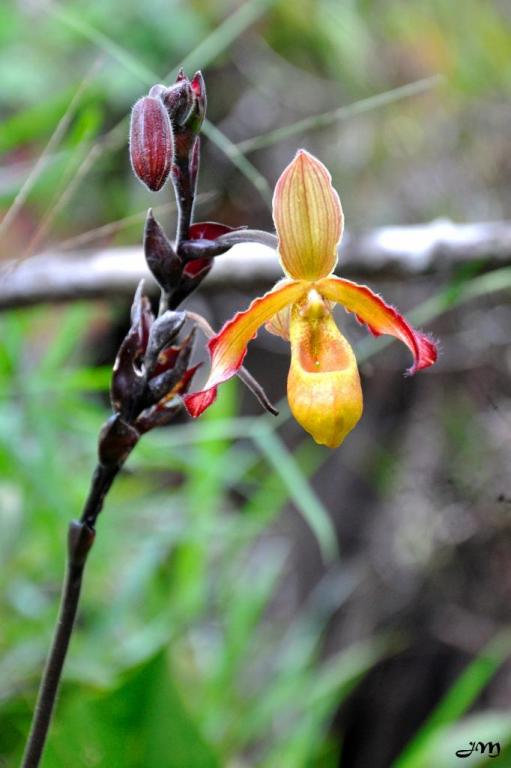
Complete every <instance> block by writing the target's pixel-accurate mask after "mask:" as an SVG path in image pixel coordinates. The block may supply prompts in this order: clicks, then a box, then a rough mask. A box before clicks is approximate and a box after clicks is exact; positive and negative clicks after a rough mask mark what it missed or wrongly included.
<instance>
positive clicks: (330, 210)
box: [273, 149, 343, 280]
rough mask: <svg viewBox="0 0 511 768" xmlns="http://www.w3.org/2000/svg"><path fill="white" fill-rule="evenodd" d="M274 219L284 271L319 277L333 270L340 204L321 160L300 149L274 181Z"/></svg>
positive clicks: (301, 277) (340, 223)
mask: <svg viewBox="0 0 511 768" xmlns="http://www.w3.org/2000/svg"><path fill="white" fill-rule="evenodd" d="M273 220H274V222H275V227H276V229H277V235H278V237H279V255H280V259H281V262H282V266H283V268H284V271H285V272H286V274H288V275H289V276H290V277H294V278H296V279H297V280H318V279H320V278H321V277H326V276H327V275H329V274H330V273H331V272H332V271H333V269H334V267H335V265H336V263H337V245H338V243H339V240H340V239H341V235H342V229H343V214H342V208H341V203H340V200H339V195H338V194H337V192H336V191H335V189H334V188H333V187H332V177H331V176H330V174H329V172H328V171H327V169H326V168H325V166H324V165H323V163H320V161H319V160H317V159H316V158H315V157H313V156H312V155H311V154H309V153H308V152H306V151H305V150H303V149H300V150H299V151H298V152H297V154H296V156H295V158H294V160H293V161H292V162H291V163H290V164H289V165H288V166H287V168H286V169H285V170H284V172H283V173H282V175H281V176H280V178H279V180H278V181H277V185H276V187H275V193H274V195H273Z"/></svg>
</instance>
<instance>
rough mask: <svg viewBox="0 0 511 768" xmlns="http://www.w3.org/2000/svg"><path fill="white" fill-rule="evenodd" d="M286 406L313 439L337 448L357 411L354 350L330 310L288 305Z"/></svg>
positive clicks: (359, 410)
mask: <svg viewBox="0 0 511 768" xmlns="http://www.w3.org/2000/svg"><path fill="white" fill-rule="evenodd" d="M290 338H291V366H290V368H289V376H288V381H287V396H288V401H289V407H290V409H291V412H292V414H293V416H294V418H295V419H296V421H297V422H298V423H299V424H300V425H301V426H302V427H303V428H304V429H305V430H306V431H307V432H309V434H311V435H312V437H313V438H314V440H315V441H316V442H317V443H321V444H322V445H327V446H328V447H329V448H336V447H337V446H338V445H340V444H341V443H342V442H343V440H344V438H345V437H346V435H347V434H348V433H349V432H351V430H352V429H353V427H354V426H355V425H356V423H357V422H358V420H359V419H360V417H361V415H362V409H363V404H362V389H361V386H360V377H359V374H358V369H357V362H356V359H355V355H354V354H353V350H352V349H351V347H350V345H349V344H348V342H347V341H346V339H345V338H344V336H343V335H342V334H341V332H340V331H339V329H338V328H337V325H336V324H335V321H334V319H333V317H332V315H331V314H330V312H329V311H327V312H326V314H324V316H322V317H317V318H316V319H311V318H310V317H309V316H308V315H307V313H305V314H304V313H303V312H302V310H301V309H300V307H299V306H297V305H294V306H293V307H292V309H291V323H290Z"/></svg>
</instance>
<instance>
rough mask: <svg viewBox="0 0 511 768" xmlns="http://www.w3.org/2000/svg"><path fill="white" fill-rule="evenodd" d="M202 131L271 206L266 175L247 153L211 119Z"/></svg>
mask: <svg viewBox="0 0 511 768" xmlns="http://www.w3.org/2000/svg"><path fill="white" fill-rule="evenodd" d="M202 132H203V134H204V135H205V136H206V137H207V138H208V139H209V140H210V141H212V142H213V144H215V145H216V146H217V147H218V148H219V149H221V150H222V152H223V153H224V154H225V156H226V157H228V158H229V160H230V161H231V162H232V164H233V165H235V166H236V168H237V169H238V170H239V171H241V173H242V174H243V175H244V176H245V177H246V178H247V179H248V180H249V181H250V182H251V183H252V184H253V186H254V187H255V188H256V189H257V191H258V192H259V194H260V195H261V197H262V198H263V200H264V202H265V203H266V205H267V206H268V207H271V201H272V195H273V193H272V190H271V187H270V185H269V184H268V182H267V181H266V179H265V178H264V176H263V175H262V174H261V173H259V171H258V170H257V168H255V166H253V165H252V163H251V162H250V161H249V160H247V158H246V157H245V155H244V154H243V153H242V152H240V150H239V149H238V147H237V146H236V144H233V142H232V141H231V140H230V139H228V138H227V136H226V135H225V134H224V133H222V131H219V130H218V128H217V127H216V126H215V125H213V123H210V122H209V120H205V121H204V124H203V126H202Z"/></svg>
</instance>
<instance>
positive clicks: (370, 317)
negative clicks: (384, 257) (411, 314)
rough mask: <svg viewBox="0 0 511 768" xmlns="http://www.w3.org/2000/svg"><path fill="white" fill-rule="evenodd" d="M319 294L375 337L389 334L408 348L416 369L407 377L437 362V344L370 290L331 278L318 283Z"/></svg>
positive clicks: (410, 369)
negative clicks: (357, 321) (345, 311)
mask: <svg viewBox="0 0 511 768" xmlns="http://www.w3.org/2000/svg"><path fill="white" fill-rule="evenodd" d="M316 290H317V291H318V292H319V293H320V294H321V295H322V296H323V297H324V298H326V299H330V300H331V301H335V302H337V303H338V304H342V305H343V307H344V308H345V309H347V310H348V311H349V312H353V313H354V314H355V315H356V317H357V320H359V322H361V323H364V325H367V327H368V328H369V330H370V331H371V333H372V334H373V335H375V336H379V335H380V334H384V333H385V334H389V335H390V336H395V338H397V339H400V340H401V341H402V342H403V343H404V344H406V346H407V347H408V348H409V350H410V351H411V353H412V355H413V365H412V366H411V367H410V368H409V369H408V370H407V373H409V374H412V373H415V372H416V371H420V370H421V369H422V368H428V367H429V366H430V365H433V363H435V362H436V359H437V348H436V344H435V343H434V342H433V341H432V340H431V339H430V338H429V337H428V336H427V335H426V334H425V333H421V332H420V331H416V330H415V329H414V328H412V326H411V325H410V324H409V323H408V322H407V321H406V320H405V318H404V317H403V316H402V315H400V314H399V312H398V311H397V310H396V309H394V307H391V306H390V305H389V304H387V303H386V302H385V301H384V300H383V299H382V298H381V297H380V296H378V295H377V294H376V293H373V291H371V290H370V289H369V288H368V287H367V286H365V285H359V284H358V283H354V282H352V281H351V280H343V279H342V278H340V277H334V276H332V277H328V278H326V279H325V280H320V281H319V282H318V283H316Z"/></svg>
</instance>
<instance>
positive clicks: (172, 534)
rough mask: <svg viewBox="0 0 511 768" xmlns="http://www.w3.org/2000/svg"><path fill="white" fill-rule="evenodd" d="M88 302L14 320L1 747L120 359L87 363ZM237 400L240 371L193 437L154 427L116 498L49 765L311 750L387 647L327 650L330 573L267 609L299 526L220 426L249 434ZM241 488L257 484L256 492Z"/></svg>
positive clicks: (40, 640) (180, 761) (50, 604)
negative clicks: (288, 612)
mask: <svg viewBox="0 0 511 768" xmlns="http://www.w3.org/2000/svg"><path fill="white" fill-rule="evenodd" d="M92 320H93V314H92V311H91V309H90V308H87V307H84V306H80V305H77V306H75V307H73V308H71V309H69V310H66V311H63V312H61V313H59V318H58V321H57V322H58V328H56V327H55V326H56V321H55V320H52V319H51V316H49V315H48V313H47V311H45V310H35V311H24V312H22V311H18V312H13V313H10V314H9V315H8V316H6V317H5V318H4V320H3V322H2V337H3V338H4V339H5V341H6V343H5V344H4V345H3V347H2V357H1V366H0V392H1V401H0V420H1V426H2V429H1V430H0V434H1V438H0V441H1V442H0V473H1V477H2V481H1V484H0V497H1V501H2V503H1V507H2V518H1V525H2V536H1V542H2V545H1V546H2V566H3V567H2V572H1V584H0V593H1V595H2V616H3V633H2V639H1V641H0V642H1V646H2V648H1V656H2V661H1V663H0V679H1V681H2V682H1V691H0V701H1V702H2V703H1V705H0V754H1V755H5V756H6V757H10V758H12V757H13V756H14V755H19V752H20V747H21V744H22V738H23V735H24V734H25V732H26V729H27V727H28V722H29V714H30V707H31V705H32V700H33V693H34V690H33V686H34V685H35V683H36V680H37V678H38V677H39V674H40V669H41V664H42V661H43V659H44V656H45V653H46V650H47V646H48V641H49V637H50V628H51V625H52V623H53V621H54V618H55V609H56V600H57V595H58V589H59V581H60V576H61V573H62V569H63V546H62V545H63V534H64V530H65V527H66V522H67V520H68V519H69V518H70V516H71V515H73V514H76V512H77V510H79V508H80V505H81V503H82V500H83V498H84V495H85V492H86V489H87V483H88V478H89V475H90V472H91V469H92V467H93V466H94V448H95V436H96V434H97V432H98V429H99V427H100V424H101V421H102V420H103V419H104V416H105V407H104V404H102V402H101V397H100V395H99V393H101V392H102V391H103V390H104V389H105V387H106V386H107V371H105V370H104V369H102V368H83V367H76V363H77V360H78V359H79V358H80V357H81V356H83V354H84V347H83V342H84V338H83V337H84V334H83V329H84V328H87V327H90V326H91V321H92ZM47 334H51V344H49V346H48V347H47V351H45V352H43V353H41V349H42V347H46V345H44V344H42V341H43V340H44V339H45V338H46V336H47ZM94 393H96V394H94ZM235 413H236V389H235V387H232V386H231V387H230V388H224V391H223V393H222V397H221V398H220V400H219V403H218V406H217V407H216V408H215V409H213V410H211V412H210V414H208V416H207V417H206V418H205V419H203V420H201V421H200V422H198V423H197V425H196V426H195V428H194V429H193V431H192V430H188V431H189V432H190V433H191V434H188V435H187V439H186V440H185V441H184V442H183V441H182V439H180V435H181V436H182V435H183V427H177V428H176V430H175V433H174V434H172V432H173V431H174V430H171V440H170V441H169V440H168V436H167V435H166V434H165V433H162V434H157V435H152V436H151V437H150V438H149V439H147V438H146V439H145V440H144V443H143V444H142V445H141V446H140V449H139V450H137V452H136V454H135V455H134V456H133V460H131V461H130V463H129V468H128V470H127V472H126V473H125V475H124V476H123V477H122V478H121V479H120V480H119V482H118V483H117V484H116V487H115V489H114V491H113V493H112V494H111V496H110V497H109V500H108V503H107V507H106V509H105V512H104V513H103V515H102V518H101V520H100V528H101V535H100V536H99V537H98V542H97V545H96V547H95V551H94V562H93V563H91V568H90V572H89V573H88V575H87V579H86V597H85V599H84V601H83V608H82V618H81V621H80V622H79V624H78V629H77V635H76V637H75V638H74V641H73V651H72V654H71V656H70V658H69V664H68V666H67V675H66V679H67V683H66V685H65V686H64V690H63V693H62V696H61V701H60V703H59V707H58V717H57V719H56V723H55V730H54V735H53V736H52V738H51V741H50V747H49V749H48V753H47V756H46V758H45V762H44V765H45V766H48V767H49V766H59V765H63V764H67V763H68V762H69V761H70V760H71V759H72V757H71V756H72V755H73V754H80V755H82V756H83V758H82V759H83V764H84V765H90V766H95V765H97V766H100V765H101V766H106V765H108V766H114V765H119V766H120V765H123V766H129V765H133V766H136V765H140V764H141V763H142V762H143V764H144V765H155V766H156V765H158V766H167V765H168V766H176V767H177V766H184V765H186V766H194V765H197V766H199V765H200V766H203V765H204V766H206V765H212V766H214V765H229V764H231V761H234V762H232V764H235V760H236V759H237V758H239V757H240V756H241V755H243V754H245V753H247V754H248V753H250V752H252V751H254V754H256V755H258V758H257V761H258V763H257V764H259V765H268V766H272V765H276V764H279V765H283V766H284V765H289V766H293V765H298V764H301V761H302V760H304V759H306V757H307V756H310V757H313V756H314V755H315V753H316V752H317V750H318V749H319V747H320V745H321V743H322V739H321V734H322V732H323V729H324V727H325V724H326V723H327V721H328V718H329V716H330V715H331V713H332V711H333V709H334V708H335V707H336V706H337V704H338V702H339V701H340V700H341V699H342V696H343V695H345V694H346V693H347V692H349V691H350V690H351V688H352V686H353V685H354V684H355V683H356V681H357V680H358V679H359V677H360V676H361V675H362V674H363V673H364V671H365V670H366V669H367V668H368V667H369V666H370V665H371V664H373V663H374V661H375V660H376V659H378V658H379V657H380V656H381V654H382V653H384V652H386V651H387V650H388V649H389V648H390V646H389V643H388V641H385V640H383V639H375V640H374V641H368V642H367V643H366V644H358V645H357V646H356V647H352V648H348V649H346V650H345V651H343V652H341V653H339V654H338V655H336V656H334V657H332V658H330V659H329V660H328V661H325V662H323V663H320V662H319V660H318V652H319V650H320V640H321V634H322V631H323V629H324V626H325V623H326V622H327V621H328V618H329V616H330V615H331V611H333V610H334V609H335V608H336V607H337V606H335V605H331V606H327V609H326V610H325V607H324V606H323V607H322V603H323V602H324V601H323V600H322V599H321V594H320V592H321V590H319V589H318V594H317V598H315V597H314V596H312V597H311V599H310V601H309V602H310V604H309V605H307V606H305V607H304V610H303V611H301V612H300V614H299V615H297V616H295V617H288V618H287V619H278V617H277V618H276V617H272V618H270V617H269V615H268V610H269V608H270V605H271V599H272V595H273V593H274V590H275V585H276V584H277V582H278V581H279V580H280V579H282V577H283V574H284V573H285V564H286V543H285V540H284V539H283V538H282V537H281V536H279V535H275V534H273V535H270V534H269V533H265V531H266V530H267V527H268V525H269V524H270V523H271V522H272V520H273V519H274V518H275V516H276V515H277V514H278V511H279V509H280V507H281V505H282V504H283V503H284V502H285V501H286V500H287V498H288V496H289V494H290V493H291V489H290V487H289V486H288V487H287V488H286V486H285V484H284V482H283V481H282V480H281V481H279V480H278V475H277V474H272V473H270V474H268V472H267V468H266V462H265V460H264V458H263V457H262V456H261V454H260V453H259V452H258V451H257V441H256V442H255V444H254V443H252V444H251V443H250V442H249V441H247V440H245V441H243V442H242V443H241V444H240V443H239V442H237V441H236V442H233V438H232V434H231V436H226V437H222V428H223V429H224V432H225V434H226V435H229V432H230V433H232V432H233V427H234V426H235V424H236V423H237V424H238V426H237V430H238V433H239V434H240V435H241V434H243V433H244V434H245V435H247V436H249V435H250V429H251V422H252V421H253V420H251V419H245V420H243V419H238V422H236V421H235V420H234V421H233V418H232V417H233V416H234V415H235ZM211 427H213V428H215V427H216V436H215V430H214V429H213V431H212V430H211ZM258 429H259V434H260V429H261V426H260V425H259V427H258ZM275 440H278V438H277V437H275ZM273 450H275V449H273ZM281 450H283V449H281ZM234 455H235V456H236V460H235V461H234V460H233V457H234ZM302 457H304V456H303V454H302ZM276 458H277V460H279V456H277V457H276ZM298 460H299V459H298ZM310 466H311V465H310V464H309V467H310ZM312 466H313V464H312ZM305 469H306V468H305V466H302V471H304V470H305ZM302 482H304V481H302ZM233 487H236V488H238V489H239V488H240V487H244V488H245V493H246V494H247V497H248V498H249V501H248V503H247V506H246V509H243V508H242V509H241V510H237V509H236V508H235V506H234V505H233V500H232V499H231V498H230V494H231V489H232V488H233ZM252 488H257V493H256V494H255V495H252V493H251V489H252ZM269 495H270V496H271V502H269V498H268V496H269ZM340 594H341V595H342V592H341V593H340ZM78 724H79V725H78ZM170 744H172V748H171V749H169V748H168V745H170ZM307 759H308V758H307Z"/></svg>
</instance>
